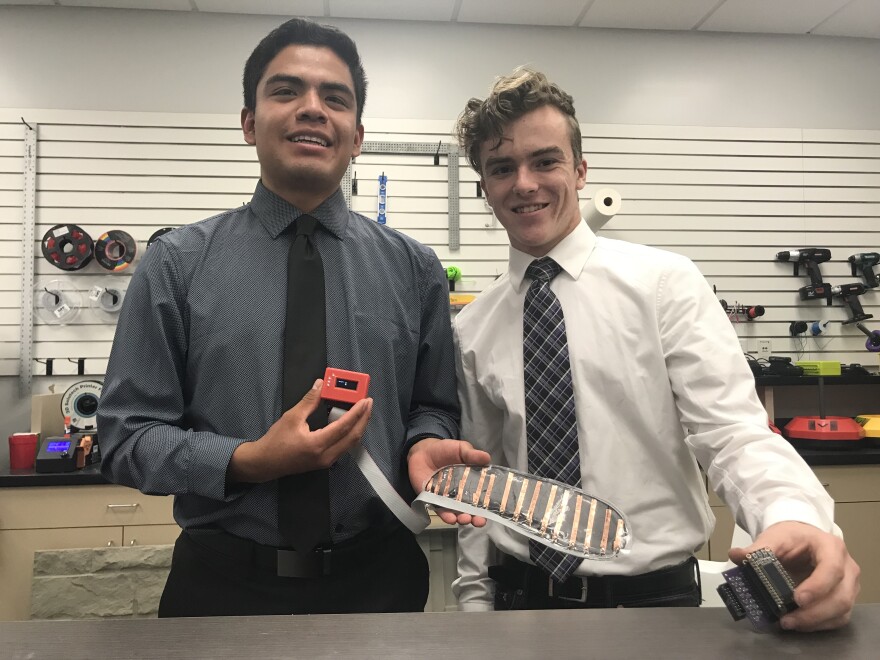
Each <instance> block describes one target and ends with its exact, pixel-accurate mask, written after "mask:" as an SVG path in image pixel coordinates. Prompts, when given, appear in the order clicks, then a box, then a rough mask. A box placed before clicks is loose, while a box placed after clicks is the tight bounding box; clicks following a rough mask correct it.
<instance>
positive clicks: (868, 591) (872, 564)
mask: <svg viewBox="0 0 880 660" xmlns="http://www.w3.org/2000/svg"><path fill="white" fill-rule="evenodd" d="M834 518H835V520H836V521H837V524H838V525H839V526H840V529H842V530H843V538H844V539H845V540H846V547H847V548H848V549H849V554H851V555H852V556H853V559H855V560H856V562H857V563H858V565H859V567H860V568H861V569H862V578H861V584H862V590H861V591H860V592H859V598H858V602H860V603H880V563H878V562H877V547H878V544H880V526H878V525H877V521H878V520H880V502H845V503H843V504H837V505H836V506H835V507H834Z"/></svg>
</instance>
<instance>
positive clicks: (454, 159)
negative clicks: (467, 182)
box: [341, 142, 461, 250]
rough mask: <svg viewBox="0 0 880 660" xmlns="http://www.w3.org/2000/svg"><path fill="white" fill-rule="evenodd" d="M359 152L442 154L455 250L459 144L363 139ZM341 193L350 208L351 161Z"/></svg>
mask: <svg viewBox="0 0 880 660" xmlns="http://www.w3.org/2000/svg"><path fill="white" fill-rule="evenodd" d="M361 153H367V154H430V155H432V156H433V155H436V154H444V155H446V156H448V158H447V160H446V171H447V182H448V183H447V193H446V196H447V203H448V209H449V210H448V222H449V249H450V250H458V249H459V247H460V245H461V238H460V232H461V228H460V221H459V190H458V181H459V179H458V168H459V163H458V145H456V144H444V143H440V144H439V145H438V144H434V143H433V142H364V143H363V144H362V145H361ZM341 187H342V194H343V196H344V197H345V201H346V203H347V204H348V206H349V208H351V163H349V165H348V169H347V170H346V171H345V175H343V177H342V183H341Z"/></svg>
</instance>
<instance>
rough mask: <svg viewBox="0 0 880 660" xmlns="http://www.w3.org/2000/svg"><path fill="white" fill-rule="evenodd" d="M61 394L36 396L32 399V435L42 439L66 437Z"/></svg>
mask: <svg viewBox="0 0 880 660" xmlns="http://www.w3.org/2000/svg"><path fill="white" fill-rule="evenodd" d="M61 396H62V395H61V394H36V395H34V396H32V397H31V433H39V434H40V438H41V439H42V438H48V437H50V436H53V435H64V416H63V415H62V414H61Z"/></svg>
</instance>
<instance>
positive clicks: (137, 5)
mask: <svg viewBox="0 0 880 660" xmlns="http://www.w3.org/2000/svg"><path fill="white" fill-rule="evenodd" d="M58 4H59V5H61V6H62V7H109V8H111V9H161V10H165V11H192V7H191V6H190V4H189V0H58Z"/></svg>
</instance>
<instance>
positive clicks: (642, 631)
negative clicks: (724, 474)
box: [0, 604, 880, 660]
mask: <svg viewBox="0 0 880 660" xmlns="http://www.w3.org/2000/svg"><path fill="white" fill-rule="evenodd" d="M0 640H3V642H2V644H3V651H2V655H3V657H6V658H29V659H33V660H39V659H40V658H64V659H65V660H78V659H88V660H102V659H104V658H112V659H113V660H116V659H117V658H162V659H163V660H174V659H176V658H179V659H181V660H196V659H198V658H211V659H212V660H213V659H219V658H260V659H261V660H269V659H270V658H310V659H312V658H338V657H357V658H382V659H383V660H384V659H387V658H481V659H488V658H504V659H505V660H511V659H513V658H546V659H547V660H561V659H563V658H650V659H651V660H663V659H665V658H670V659H671V658H675V660H688V659H689V658H694V659H699V660H703V659H704V658H724V659H728V658H748V659H749V660H758V659H760V658H773V659H778V658H785V657H798V658H804V659H808V658H820V659H822V660H828V659H829V658H847V660H858V659H861V658H866V659H867V658H876V657H877V649H878V648H880V604H874V605H859V606H857V607H856V609H855V611H854V613H853V618H852V621H851V623H850V625H849V626H847V627H845V628H843V629H840V630H836V631H830V632H821V633H811V634H802V633H781V632H774V633H766V634H759V633H756V632H754V631H753V630H752V629H751V627H750V625H749V624H748V623H746V622H745V621H740V622H734V621H733V619H731V617H730V615H729V614H728V612H727V610H726V609H724V608H668V609H662V608H658V609H612V610H559V611H540V612H539V611H531V612H479V613H465V612H449V613H435V614H430V613H419V614H349V615H322V616H318V615H312V616H294V617H286V616H266V617H234V618H204V619H130V620H118V619H109V620H89V621H26V622H5V623H0Z"/></svg>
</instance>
